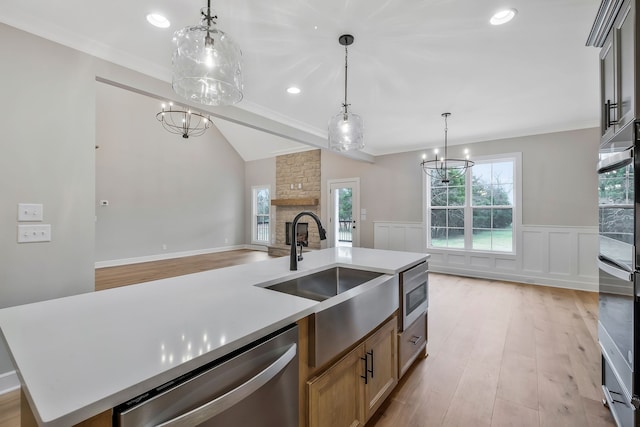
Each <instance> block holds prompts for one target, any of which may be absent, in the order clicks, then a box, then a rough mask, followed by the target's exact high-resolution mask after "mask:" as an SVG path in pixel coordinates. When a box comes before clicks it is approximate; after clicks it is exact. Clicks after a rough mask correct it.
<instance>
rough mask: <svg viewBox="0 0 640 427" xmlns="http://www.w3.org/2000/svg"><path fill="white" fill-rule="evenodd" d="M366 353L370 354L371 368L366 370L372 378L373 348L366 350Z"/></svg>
mask: <svg viewBox="0 0 640 427" xmlns="http://www.w3.org/2000/svg"><path fill="white" fill-rule="evenodd" d="M367 355H369V356H371V369H370V370H369V371H368V372H369V373H370V374H371V378H373V350H371V351H368V352H367ZM365 357H366V356H365Z"/></svg>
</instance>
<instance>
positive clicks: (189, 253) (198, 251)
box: [95, 245, 253, 268]
mask: <svg viewBox="0 0 640 427" xmlns="http://www.w3.org/2000/svg"><path fill="white" fill-rule="evenodd" d="M238 249H253V248H248V247H247V245H234V246H222V247H219V248H209V249H196V250H193V251H183V252H171V253H162V254H156V255H146V256H140V257H135V258H122V259H112V260H107V261H96V263H95V268H104V267H117V266H119V265H128V264H140V263H142V262H150V261H162V260H165V259H172V258H184V257H187V256H193V255H205V254H212V253H216V252H227V251H234V250H238Z"/></svg>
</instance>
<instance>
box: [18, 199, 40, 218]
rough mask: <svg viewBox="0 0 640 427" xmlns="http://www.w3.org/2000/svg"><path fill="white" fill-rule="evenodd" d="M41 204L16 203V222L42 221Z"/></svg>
mask: <svg viewBox="0 0 640 427" xmlns="http://www.w3.org/2000/svg"><path fill="white" fill-rule="evenodd" d="M42 219H43V213H42V204H40V203H18V221H42Z"/></svg>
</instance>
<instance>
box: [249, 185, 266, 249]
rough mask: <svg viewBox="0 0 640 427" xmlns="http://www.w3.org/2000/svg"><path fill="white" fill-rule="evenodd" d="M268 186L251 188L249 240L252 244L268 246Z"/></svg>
mask: <svg viewBox="0 0 640 427" xmlns="http://www.w3.org/2000/svg"><path fill="white" fill-rule="evenodd" d="M269 190H270V188H269V186H268V185H262V186H254V187H251V193H252V200H253V203H252V205H253V206H252V209H251V219H252V221H251V224H252V227H251V228H252V231H251V240H252V242H253V243H261V244H268V243H269V242H270V237H269V209H270V207H271V198H270V196H269Z"/></svg>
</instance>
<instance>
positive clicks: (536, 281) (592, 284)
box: [429, 264, 598, 292]
mask: <svg viewBox="0 0 640 427" xmlns="http://www.w3.org/2000/svg"><path fill="white" fill-rule="evenodd" d="M429 271H432V272H434V273H443V274H452V275H455V276H463V277H473V278H476V279H487V280H503V281H506V282H515V283H524V284H526V285H540V286H551V287H554V288H563V289H573V290H576V291H587V292H598V282H597V280H594V281H584V280H576V278H575V277H574V278H571V279H566V280H565V279H558V278H552V277H536V276H528V275H527V276H525V275H521V274H510V273H501V272H496V271H481V270H468V269H459V268H451V267H443V266H435V265H433V264H430V265H429Z"/></svg>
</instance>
